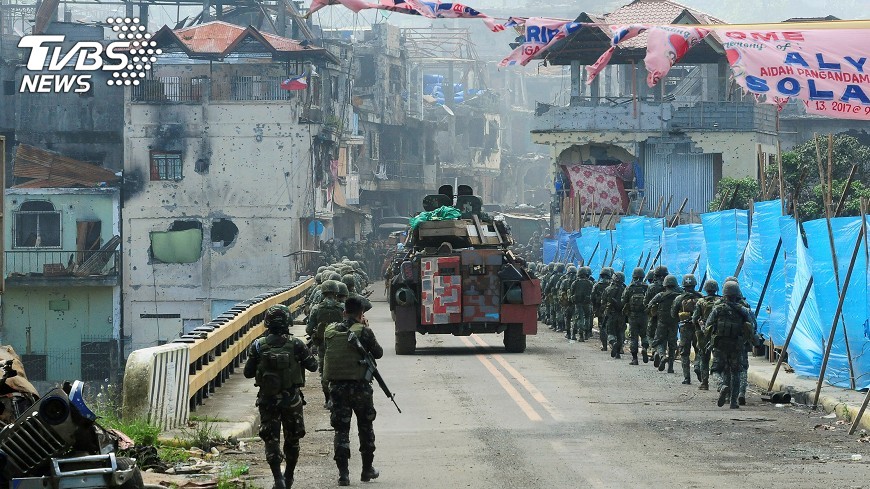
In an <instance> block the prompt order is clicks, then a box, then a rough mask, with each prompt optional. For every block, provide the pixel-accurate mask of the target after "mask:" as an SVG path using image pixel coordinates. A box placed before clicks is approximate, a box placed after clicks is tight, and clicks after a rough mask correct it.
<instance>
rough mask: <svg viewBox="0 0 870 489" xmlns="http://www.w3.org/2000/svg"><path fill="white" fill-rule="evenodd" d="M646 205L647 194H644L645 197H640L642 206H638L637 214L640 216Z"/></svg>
mask: <svg viewBox="0 0 870 489" xmlns="http://www.w3.org/2000/svg"><path fill="white" fill-rule="evenodd" d="M644 205H646V195H644V196H643V198H642V199H640V206H638V208H637V214H635V215H636V216H639V215H640V214H641V213H642V212H643V206H644Z"/></svg>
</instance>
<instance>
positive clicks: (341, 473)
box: [335, 458, 350, 486]
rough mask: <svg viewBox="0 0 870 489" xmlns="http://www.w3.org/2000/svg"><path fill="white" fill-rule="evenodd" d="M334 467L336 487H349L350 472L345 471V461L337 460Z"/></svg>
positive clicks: (344, 459)
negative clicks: (335, 467)
mask: <svg viewBox="0 0 870 489" xmlns="http://www.w3.org/2000/svg"><path fill="white" fill-rule="evenodd" d="M335 465H336V466H337V467H338V485H340V486H349V485H350V471H349V470H348V469H347V459H346V458H342V459H337V460H336V461H335Z"/></svg>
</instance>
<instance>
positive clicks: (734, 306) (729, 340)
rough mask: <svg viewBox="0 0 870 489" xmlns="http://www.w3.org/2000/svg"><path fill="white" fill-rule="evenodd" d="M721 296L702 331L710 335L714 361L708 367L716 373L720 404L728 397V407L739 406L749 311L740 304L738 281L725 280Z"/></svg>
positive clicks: (718, 403)
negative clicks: (729, 403) (729, 405)
mask: <svg viewBox="0 0 870 489" xmlns="http://www.w3.org/2000/svg"><path fill="white" fill-rule="evenodd" d="M722 289H723V290H722V294H723V295H724V299H723V300H720V301H718V302H717V303H716V305H715V306H714V307H713V311H711V312H710V316H709V317H708V318H707V321H706V322H705V325H704V332H705V333H706V334H708V335H709V336H710V338H711V343H712V345H713V361H712V365H711V366H710V370H711V371H712V372H713V374H714V375H715V376H716V380H717V384H718V390H719V400H718V401H717V405H718V406H719V407H722V406H724V405H725V403H726V402H728V401H729V400H730V401H731V409H737V408H739V407H740V405H739V401H738V396H739V394H740V372H741V371H742V370H743V369H744V368H746V367H747V366H746V365H745V364H746V363H748V358H747V360H744V358H746V357H745V355H744V352H745V350H746V346H745V345H746V341H747V340H746V338H748V337H750V336H751V335H752V334H753V333H752V330H753V326H752V324H753V317H752V312H751V311H750V310H749V309H748V308H746V307H743V306H741V305H740V300H741V294H740V286H739V285H737V282H725V286H724V287H723V288H722Z"/></svg>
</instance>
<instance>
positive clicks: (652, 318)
mask: <svg viewBox="0 0 870 489" xmlns="http://www.w3.org/2000/svg"><path fill="white" fill-rule="evenodd" d="M650 273H651V274H652V277H650V274H649V273H648V274H647V276H646V279H647V282H649V287H647V289H646V295H644V296H643V307H644V308H645V310H646V311H647V323H646V341H647V343H648V344H649V347H650V348H651V349H652V350H653V353H655V350H656V347H657V345H656V328H657V327H658V323H659V320H658V317H656V315H655V313H654V312H651V310H650V308H649V303H650V302H651V301H652V300H653V297H655V296H656V295H658V294H659V292H663V291H664V290H665V287H664V285H662V281H663V280H664V279H665V277H666V276H667V275H668V268H667V267H665V266H661V265H660V266H658V267H656V269H655V270H653V271H651V272H650ZM650 278H652V281H650ZM655 366H656V367H658V364H655Z"/></svg>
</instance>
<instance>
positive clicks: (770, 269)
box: [755, 238, 782, 317]
mask: <svg viewBox="0 0 870 489" xmlns="http://www.w3.org/2000/svg"><path fill="white" fill-rule="evenodd" d="M781 249H782V238H779V241H777V243H776V251H774V252H773V259H772V260H770V267H768V269H767V277H766V278H765V279H764V286H763V287H762V288H761V294H760V295H759V297H758V303H757V304H756V305H755V317H758V312H759V311H761V303H762V302H763V301H764V295H765V294H766V293H767V286H768V285H770V276H771V275H773V267H774V266H776V260H777V259H778V258H779V250H781Z"/></svg>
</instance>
